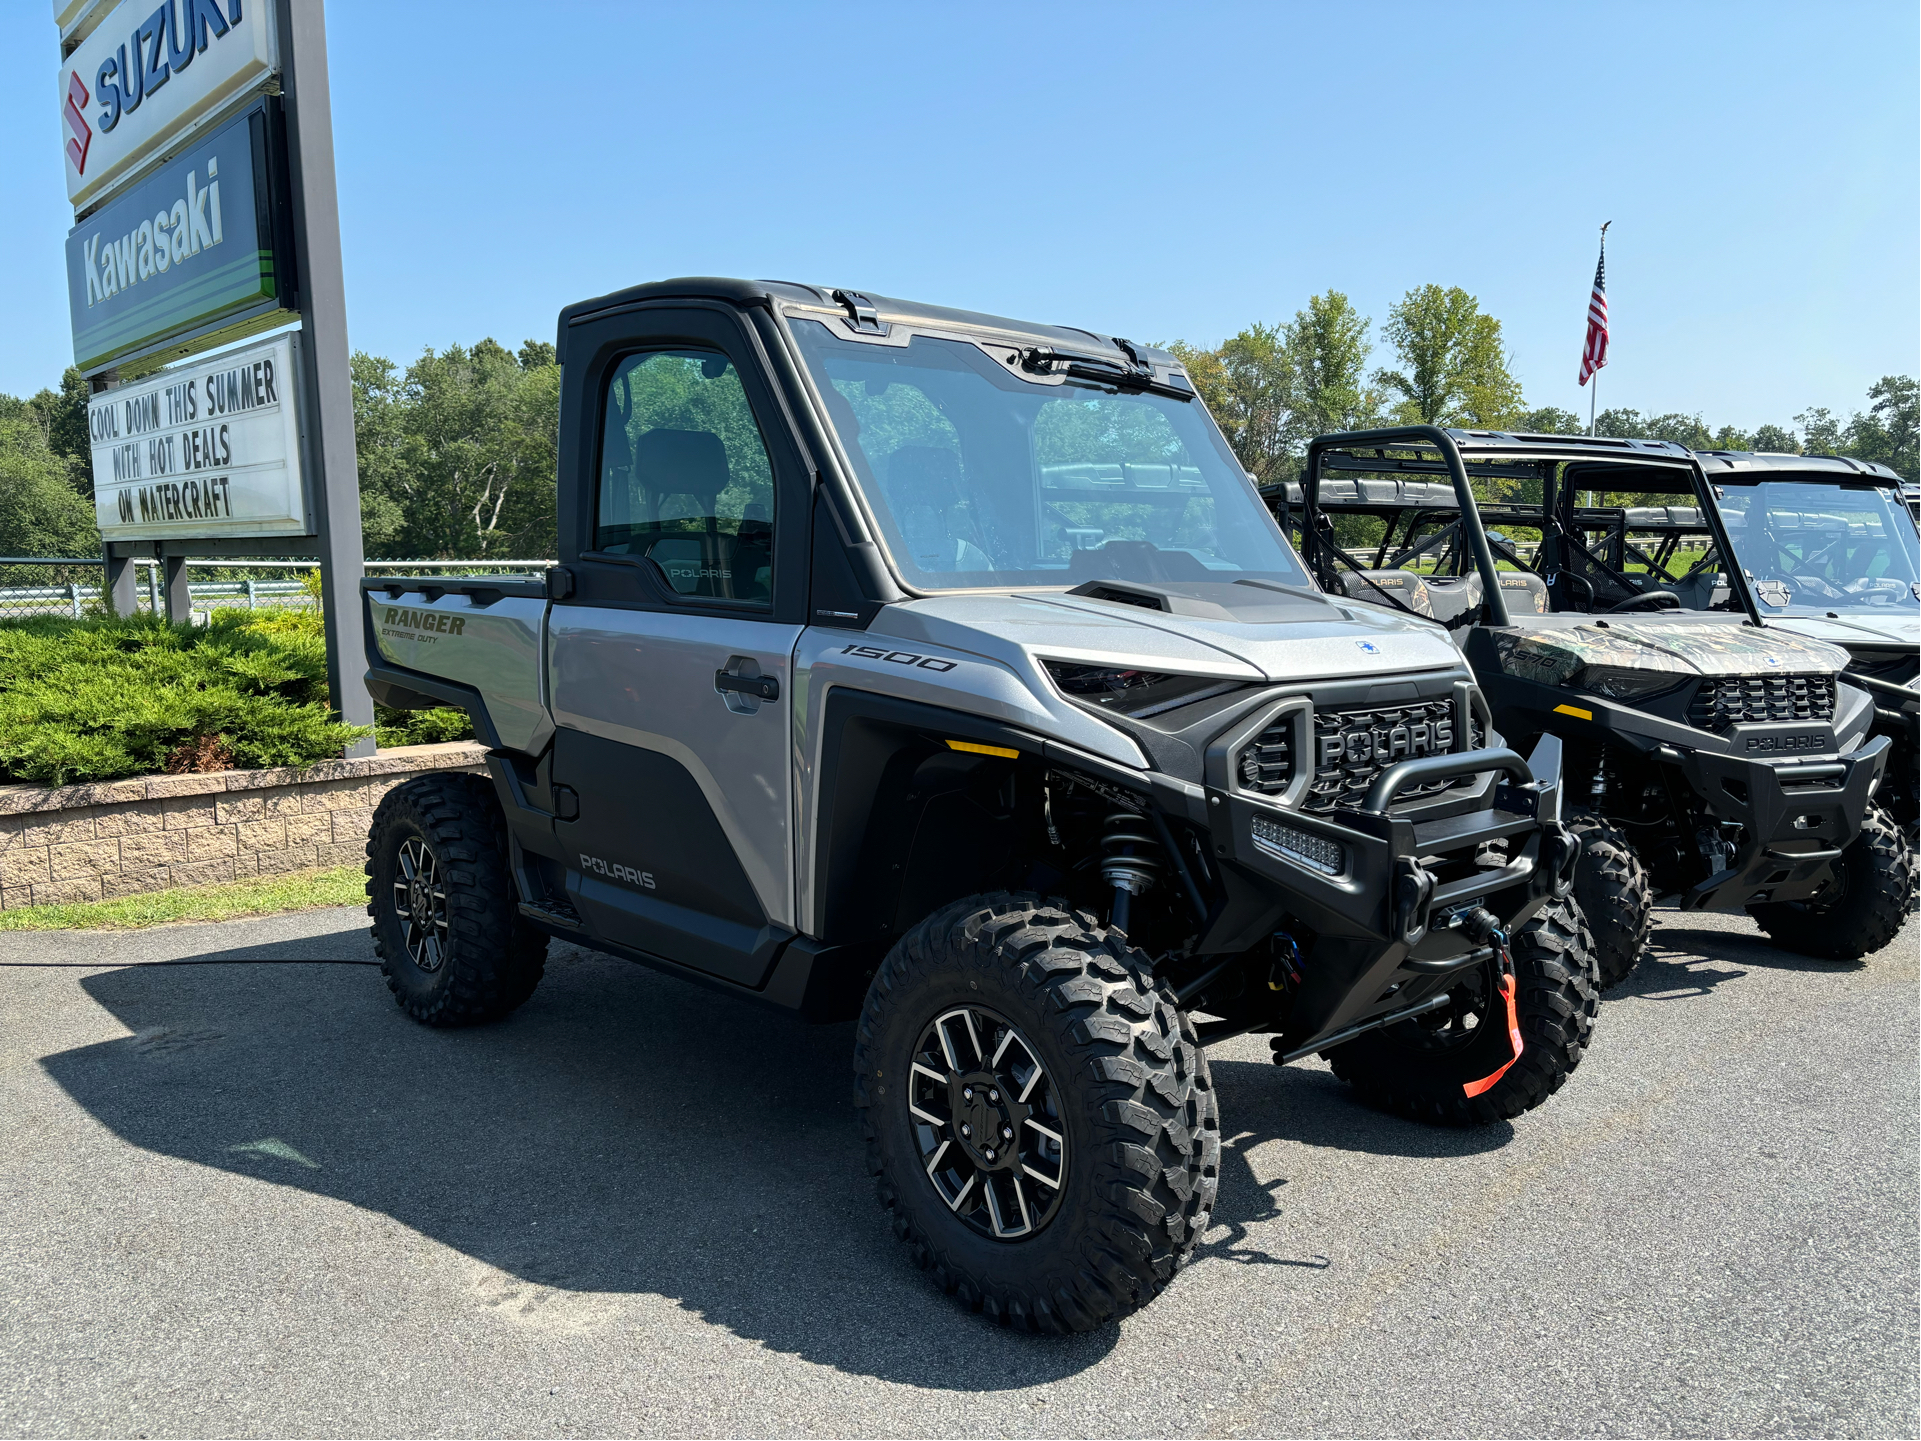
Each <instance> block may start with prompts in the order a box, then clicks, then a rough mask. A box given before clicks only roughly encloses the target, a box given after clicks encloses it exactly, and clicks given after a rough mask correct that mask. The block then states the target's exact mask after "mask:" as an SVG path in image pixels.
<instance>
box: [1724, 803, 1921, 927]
mask: <svg viewBox="0 0 1921 1441" xmlns="http://www.w3.org/2000/svg"><path fill="white" fill-rule="evenodd" d="M1913 890H1914V850H1913V848H1912V847H1911V846H1909V844H1908V840H1907V837H1906V836H1904V835H1902V834H1901V829H1900V827H1899V826H1897V825H1896V824H1895V823H1894V818H1893V817H1892V816H1890V815H1889V814H1888V813H1887V812H1886V811H1884V810H1882V809H1881V807H1880V806H1878V805H1874V804H1870V805H1869V806H1868V813H1867V815H1865V816H1864V817H1862V819H1861V834H1860V835H1858V836H1856V837H1855V838H1854V839H1853V841H1851V842H1850V843H1849V844H1848V847H1847V849H1846V850H1844V851H1842V852H1841V859H1840V860H1838V861H1836V862H1835V863H1834V883H1833V884H1832V885H1831V886H1829V887H1828V889H1827V891H1826V892H1824V893H1823V894H1821V895H1819V896H1816V897H1815V898H1814V899H1812V900H1806V901H1777V902H1772V903H1769V904H1767V905H1759V906H1750V907H1748V914H1749V915H1751V916H1753V917H1754V919H1755V922H1756V923H1757V924H1758V925H1759V926H1760V927H1761V929H1762V930H1764V931H1766V932H1767V933H1768V938H1769V939H1770V940H1772V941H1773V942H1774V943H1775V944H1776V945H1777V946H1782V947H1784V948H1786V949H1787V950H1790V951H1798V952H1799V953H1800V954H1801V955H1804V956H1812V957H1814V958H1815V959H1816V960H1823V961H1858V960H1860V959H1861V957H1863V956H1865V955H1870V954H1872V953H1873V952H1875V951H1878V950H1880V949H1881V948H1882V947H1884V946H1886V945H1887V944H1888V943H1889V942H1891V941H1892V940H1893V939H1894V938H1895V936H1896V935H1897V934H1899V932H1900V930H1901V921H1902V918H1903V917H1904V916H1906V915H1907V912H1908V906H1909V902H1910V898H1911V896H1912V894H1913Z"/></svg>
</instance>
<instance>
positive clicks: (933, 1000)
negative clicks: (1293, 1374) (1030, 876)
mask: <svg viewBox="0 0 1921 1441" xmlns="http://www.w3.org/2000/svg"><path fill="white" fill-rule="evenodd" d="M854 1080H855V1104H856V1105H857V1106H858V1107H859V1108H860V1110H861V1114H862V1124H863V1130H864V1132H865V1135H866V1140H867V1158H868V1169H869V1170H870V1171H871V1172H872V1173H873V1174H874V1176H875V1188H876V1191H877V1193H878V1195H879V1198H880V1203H881V1205H882V1206H883V1207H885V1208H886V1209H887V1210H888V1211H889V1212H891V1213H892V1216H893V1225H894V1234H895V1235H896V1236H897V1237H898V1238H899V1239H900V1240H901V1241H903V1242H905V1243H906V1245H907V1246H908V1248H909V1250H910V1252H911V1253H912V1255H913V1258H914V1262H915V1264H916V1265H918V1266H920V1267H921V1268H922V1269H923V1270H925V1271H928V1272H931V1273H932V1275H933V1277H934V1280H935V1282H936V1283H937V1284H938V1285H939V1286H940V1287H941V1289H942V1290H943V1291H946V1292H947V1293H949V1294H950V1295H953V1296H955V1297H957V1298H958V1299H959V1300H960V1301H961V1302H962V1303H963V1304H964V1305H966V1306H967V1307H969V1308H970V1309H972V1310H976V1311H983V1312H985V1313H986V1314H988V1315H990V1316H992V1317H993V1318H994V1319H996V1320H997V1321H1000V1322H1001V1323H1002V1324H1004V1325H1010V1326H1015V1327H1019V1328H1021V1329H1024V1330H1034V1331H1052V1332H1067V1331H1088V1330H1092V1329H1093V1328H1095V1327H1097V1326H1101V1325H1104V1324H1105V1323H1107V1322H1109V1321H1112V1320H1115V1319H1118V1318H1119V1317H1122V1316H1125V1315H1127V1314H1129V1313H1130V1312H1133V1311H1136V1310H1138V1309H1139V1308H1140V1307H1142V1306H1144V1305H1146V1304H1147V1303H1148V1302H1149V1301H1151V1300H1153V1299H1154V1297H1155V1296H1157V1295H1159V1294H1160V1293H1161V1292H1162V1291H1163V1290H1164V1289H1166V1287H1167V1285H1168V1284H1169V1283H1170V1282H1171V1281H1172V1280H1173V1279H1174V1276H1175V1273H1176V1272H1177V1271H1178V1270H1179V1269H1180V1267H1181V1265H1182V1264H1183V1263H1184V1262H1185V1261H1186V1259H1187V1257H1188V1255H1189V1253H1190V1252H1192V1250H1193V1249H1194V1245H1195V1243H1196V1242H1197V1241H1198V1240H1199V1239H1200V1236H1201V1232H1202V1231H1204V1230H1205V1229H1206V1227H1207V1220H1208V1215H1209V1212H1210V1211H1211V1210H1212V1208H1213V1204H1214V1193H1215V1189H1216V1187H1217V1185H1218V1183H1219V1172H1220V1121H1219V1113H1218V1110H1217V1108H1216V1102H1215V1097H1214V1087H1213V1081H1212V1078H1211V1077H1210V1075H1209V1073H1208V1067H1207V1060H1206V1057H1205V1056H1203V1055H1202V1053H1201V1049H1200V1045H1199V1042H1198V1040H1197V1039H1196V1037H1195V1034H1194V1028H1193V1025H1192V1023H1191V1022H1189V1021H1188V1019H1187V1018H1186V1016H1184V1015H1183V1014H1182V1013H1181V1011H1180V1010H1179V1008H1178V1007H1177V1006H1176V1005H1175V1003H1174V1000H1173V997H1172V996H1171V995H1170V994H1169V993H1168V992H1167V991H1166V990H1165V989H1163V988H1161V987H1159V986H1157V984H1156V983H1155V980H1154V977H1153V973H1152V971H1151V969H1150V968H1149V965H1148V962H1147V958H1146V957H1145V956H1144V955H1142V953H1141V952H1140V951H1138V950H1135V949H1133V948H1131V947H1129V946H1128V944H1127V942H1126V939H1125V937H1124V936H1122V935H1120V934H1118V933H1114V932H1109V931H1108V930H1107V929H1105V928H1104V927H1102V926H1101V925H1100V924H1099V923H1098V922H1096V921H1095V920H1094V919H1093V918H1092V917H1090V916H1088V915H1086V914H1084V913H1082V912H1079V911H1074V910H1070V909H1068V908H1067V907H1066V906H1064V905H1062V904H1060V903H1057V902H1049V901H1045V900H1042V899H1041V898H1040V897H1038V896H1033V895H1021V894H1007V893H1001V894H997V895H990V896H977V897H972V898H970V899H968V900H964V901H959V902H956V903H954V904H953V905H950V906H947V907H945V908H944V909H942V910H940V911H937V912H935V913H934V914H933V915H932V916H929V917H928V918H927V919H926V920H924V921H922V922H921V923H920V924H919V925H917V926H916V927H914V929H913V930H912V931H910V932H908V934H907V935H906V936H904V937H902V938H901V940H900V942H899V943H898V944H897V945H895V947H894V949H893V950H892V951H891V952H889V953H888V956H887V959H886V960H885V962H883V963H882V965H881V968H880V971H879V973H878V974H877V975H876V976H875V977H874V981H873V984H872V985H871V986H870V987H869V989H868V992H867V1002H866V1005H865V1008H864V1009H863V1011H862V1014H861V1019H860V1025H859V1029H858V1033H857V1039H856V1044H855V1050H854ZM963 1128H965V1133H964V1132H963Z"/></svg>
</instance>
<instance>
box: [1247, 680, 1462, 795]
mask: <svg viewBox="0 0 1921 1441" xmlns="http://www.w3.org/2000/svg"><path fill="white" fill-rule="evenodd" d="M1295 725H1296V721H1295V717H1294V716H1292V715H1288V716H1283V717H1282V718H1281V719H1280V720H1278V721H1276V722H1275V724H1273V725H1271V726H1269V727H1268V728H1267V729H1266V730H1264V731H1262V732H1261V733H1260V734H1259V735H1257V736H1255V737H1254V739H1253V740H1251V741H1249V742H1248V743H1247V744H1246V745H1245V746H1243V747H1241V753H1240V755H1239V756H1238V757H1236V769H1237V770H1238V772H1239V777H1240V783H1241V786H1242V787H1243V788H1244V789H1246V790H1250V791H1258V792H1260V793H1261V794H1263V795H1270V796H1277V795H1280V794H1281V793H1282V792H1284V791H1285V790H1287V788H1288V786H1289V785H1290V784H1291V783H1292V782H1293V780H1294V777H1295V775H1296V774H1297V770H1296V767H1297V766H1298V765H1300V764H1301V759H1300V758H1299V757H1298V756H1296V755H1295V735H1296V731H1295ZM1470 727H1471V729H1472V730H1474V731H1477V732H1478V731H1479V729H1480V727H1479V726H1478V725H1477V724H1474V723H1473V721H1472V718H1470ZM1313 746H1314V762H1315V764H1314V780H1313V782H1312V784H1311V785H1309V787H1308V790H1307V794H1306V795H1305V796H1304V797H1303V798H1302V801H1301V804H1302V806H1303V808H1304V809H1307V810H1310V811H1329V810H1333V809H1334V808H1335V807H1336V806H1358V805H1359V804H1360V803H1361V801H1362V799H1363V798H1364V797H1365V796H1366V795H1367V788H1368V787H1369V786H1371V785H1372V784H1374V778H1375V777H1376V776H1378V775H1379V774H1380V773H1381V772H1382V771H1384V770H1386V769H1387V768H1388V767H1389V766H1390V765H1393V764H1394V763H1395V762H1396V761H1404V760H1408V759H1410V758H1412V757H1415V756H1426V755H1441V754H1444V753H1446V752H1448V751H1451V750H1453V749H1454V702H1453V701H1452V700H1433V701H1417V702H1411V703H1409V704H1406V705H1398V706H1385V707H1374V708H1370V709H1367V710H1319V711H1316V712H1315V713H1314V739H1313ZM1471 780H1472V778H1471V777H1468V778H1464V779H1461V780H1452V781H1433V782H1430V783H1428V784H1427V785H1424V786H1410V787H1408V788H1407V789H1406V790H1403V791H1402V792H1401V793H1400V796H1399V797H1398V799H1397V801H1396V804H1400V803H1402V802H1406V801H1412V800H1419V799H1421V798H1422V797H1425V796H1434V795H1438V794H1439V793H1440V792H1442V791H1445V790H1448V789H1451V788H1452V787H1454V786H1457V785H1466V784H1469V783H1470V782H1471Z"/></svg>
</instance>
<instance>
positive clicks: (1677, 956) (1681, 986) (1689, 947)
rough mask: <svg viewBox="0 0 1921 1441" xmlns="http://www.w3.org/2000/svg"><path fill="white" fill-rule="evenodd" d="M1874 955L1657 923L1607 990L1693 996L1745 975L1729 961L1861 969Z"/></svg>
mask: <svg viewBox="0 0 1921 1441" xmlns="http://www.w3.org/2000/svg"><path fill="white" fill-rule="evenodd" d="M1872 959H1873V958H1872V957H1868V958H1866V959H1864V960H1859V961H1823V960H1817V959H1816V958H1814V957H1812V956H1803V955H1799V954H1797V953H1795V952H1794V951H1789V950H1784V949H1782V948H1781V947H1779V946H1776V945H1775V944H1774V943H1773V942H1772V941H1770V940H1768V938H1767V937H1766V936H1765V935H1762V934H1760V933H1759V932H1757V933H1755V934H1754V935H1752V936H1747V935H1742V934H1740V933H1739V932H1731V931H1723V930H1708V929H1706V928H1697V927H1679V926H1657V927H1656V928H1655V931H1654V933H1653V935H1652V936H1651V937H1650V938H1649V940H1648V945H1647V949H1645V950H1644V951H1642V952H1641V960H1640V963H1639V964H1638V965H1637V966H1635V968H1634V971H1633V973H1632V974H1630V975H1629V976H1628V978H1627V979H1626V980H1625V981H1623V982H1621V984H1619V985H1618V986H1615V987H1613V988H1612V989H1610V990H1609V991H1608V992H1607V999H1609V1000H1620V999H1623V998H1625V997H1628V996H1636V997H1640V998H1641V999H1643V1000H1651V1001H1685V1000H1693V999H1695V998H1697V997H1700V996H1705V995H1707V994H1708V993H1709V992H1711V991H1713V990H1714V989H1715V987H1717V986H1721V985H1725V984H1726V983H1727V982H1729V981H1738V980H1740V979H1741V978H1742V977H1743V976H1745V975H1746V974H1747V971H1746V970H1739V969H1737V970H1730V969H1728V968H1729V967H1730V966H1735V967H1759V968H1762V969H1765V970H1773V971H1804V972H1813V973H1816V974H1832V973H1835V972H1852V971H1858V970H1861V969H1862V968H1863V967H1864V966H1866V965H1868V964H1869V962H1870V961H1872Z"/></svg>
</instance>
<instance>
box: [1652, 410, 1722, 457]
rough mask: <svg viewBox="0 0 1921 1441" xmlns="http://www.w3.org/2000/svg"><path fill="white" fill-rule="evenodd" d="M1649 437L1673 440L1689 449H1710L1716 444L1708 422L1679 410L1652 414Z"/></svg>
mask: <svg viewBox="0 0 1921 1441" xmlns="http://www.w3.org/2000/svg"><path fill="white" fill-rule="evenodd" d="M1647 438H1648V439H1649V440H1667V441H1672V442H1673V443H1674V444H1676V445H1685V446H1686V447H1687V448H1688V449H1689V450H1710V449H1712V448H1713V446H1714V432H1713V431H1711V430H1709V429H1708V427H1707V422H1706V421H1704V420H1702V419H1701V417H1700V416H1698V415H1683V414H1681V413H1680V412H1679V411H1670V412H1669V413H1668V414H1666V415H1656V416H1651V417H1650V418H1649V419H1648V422H1647Z"/></svg>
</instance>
